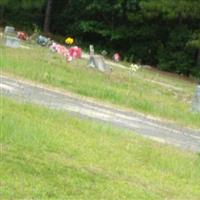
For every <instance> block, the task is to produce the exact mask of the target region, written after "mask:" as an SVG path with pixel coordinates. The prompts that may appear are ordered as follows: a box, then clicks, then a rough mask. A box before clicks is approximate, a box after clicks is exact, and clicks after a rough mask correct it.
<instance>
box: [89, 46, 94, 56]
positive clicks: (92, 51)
mask: <svg viewBox="0 0 200 200" xmlns="http://www.w3.org/2000/svg"><path fill="white" fill-rule="evenodd" d="M89 48H90V55H91V56H93V55H94V46H93V45H90V47H89Z"/></svg>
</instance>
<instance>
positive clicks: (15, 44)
mask: <svg viewBox="0 0 200 200" xmlns="http://www.w3.org/2000/svg"><path fill="white" fill-rule="evenodd" d="M5 38H6V43H5V44H6V46H7V47H11V48H19V47H20V40H19V39H18V38H16V37H12V36H6V37H5Z"/></svg>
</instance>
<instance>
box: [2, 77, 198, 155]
mask: <svg viewBox="0 0 200 200" xmlns="http://www.w3.org/2000/svg"><path fill="white" fill-rule="evenodd" d="M0 91H1V96H2V95H3V96H7V97H10V98H14V99H16V100H18V101H23V102H30V103H35V104H40V105H43V106H46V107H49V108H53V109H61V110H65V111H67V112H69V113H71V114H73V115H76V116H79V117H84V118H85V117H86V118H89V119H92V120H97V121H102V122H105V123H109V124H112V125H114V126H117V127H119V128H125V129H129V130H131V131H133V132H135V133H137V134H139V135H142V136H144V137H147V138H150V139H152V140H155V141H158V142H160V143H164V144H170V145H174V146H177V147H180V148H182V149H186V150H190V151H194V152H200V131H199V130H191V129H187V128H183V127H178V126H176V125H173V124H171V123H167V122H161V121H159V120H156V119H153V118H149V117H145V116H143V115H140V114H138V113H134V112H130V111H125V110H122V109H116V108H114V107H112V106H105V104H103V103H99V102H98V103H97V102H93V101H91V100H85V98H81V97H78V96H75V95H70V94H68V93H65V92H63V91H61V90H59V91H58V90H54V89H49V88H46V87H44V86H41V85H38V84H36V85H35V84H33V83H30V82H27V81H22V80H18V79H14V78H10V77H7V76H4V75H0Z"/></svg>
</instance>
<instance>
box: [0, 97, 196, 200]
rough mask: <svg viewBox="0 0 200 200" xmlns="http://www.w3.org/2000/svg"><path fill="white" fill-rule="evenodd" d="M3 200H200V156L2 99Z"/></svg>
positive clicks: (0, 183)
mask: <svg viewBox="0 0 200 200" xmlns="http://www.w3.org/2000/svg"><path fill="white" fill-rule="evenodd" d="M0 114H1V121H0V123H1V124H0V127H1V134H0V149H1V162H0V177H1V178H0V199H2V200H7V199H27V200H29V199H38V200H44V199H52V200H54V199H77V200H80V199H81V200H84V199H85V200H89V199H91V200H94V199H108V200H111V199H119V200H121V199H131V200H133V199H136V200H143V199H146V200H151V199H152V200H156V199H160V200H163V199H170V200H171V199H173V200H199V199H200V155H198V154H193V153H189V152H184V151H181V150H180V149H175V148H172V147H169V146H164V145H161V144H159V143H155V142H151V141H149V140H145V139H143V138H141V137H139V136H137V135H135V134H133V133H130V132H127V131H123V130H117V129H115V128H113V127H111V126H108V125H104V124H98V123H96V122H92V121H88V120H84V119H77V118H74V117H70V116H69V115H68V114H67V113H64V112H60V111H54V110H48V109H46V108H42V107H38V106H36V105H29V104H21V103H17V102H14V101H13V100H10V99H7V98H3V97H1V107H0Z"/></svg>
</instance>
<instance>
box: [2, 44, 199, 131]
mask: <svg viewBox="0 0 200 200" xmlns="http://www.w3.org/2000/svg"><path fill="white" fill-rule="evenodd" d="M25 45H27V44H25ZM29 47H30V49H23V48H20V49H10V48H6V47H4V46H3V45H1V46H0V51H1V53H0V54H1V60H0V70H1V72H2V73H8V74H12V75H17V76H20V77H23V78H25V79H30V80H33V81H36V82H40V83H43V84H47V85H51V86H54V87H59V88H62V89H66V90H68V91H71V92H75V93H78V94H80V95H84V96H87V97H91V98H94V99H96V100H100V101H104V102H107V103H111V104H115V105H117V106H120V107H124V108H128V109H130V110H135V111H138V112H141V113H144V114H147V115H151V116H154V117H157V118H161V119H165V120H169V121H172V122H175V123H178V124H181V125H184V126H189V127H193V128H200V114H196V113H192V112H191V102H192V98H193V96H194V91H195V86H196V84H195V83H192V82H190V81H187V80H184V79H181V78H178V77H176V76H171V75H168V74H164V73H161V72H159V71H156V70H148V69H141V70H139V71H138V72H136V73H133V74H130V72H129V70H124V69H120V68H116V67H113V70H112V73H110V74H103V73H100V72H98V71H96V70H93V69H89V68H87V60H84V59H80V60H75V61H73V62H72V63H66V60H65V59H64V58H63V57H61V56H59V55H57V54H54V53H52V52H50V50H48V49H47V48H42V47H39V46H38V45H33V44H32V45H29Z"/></svg>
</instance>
